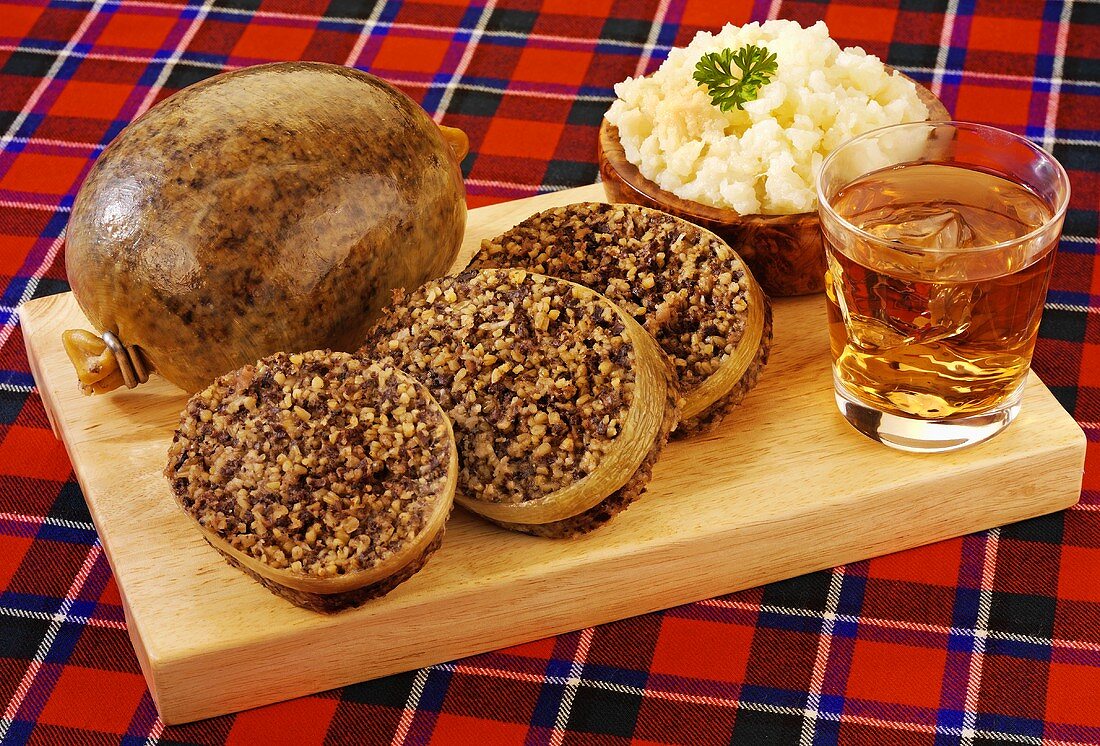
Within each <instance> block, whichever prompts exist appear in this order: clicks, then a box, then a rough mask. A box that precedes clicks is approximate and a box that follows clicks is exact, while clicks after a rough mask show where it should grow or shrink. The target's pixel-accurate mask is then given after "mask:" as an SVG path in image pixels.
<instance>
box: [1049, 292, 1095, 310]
mask: <svg viewBox="0 0 1100 746" xmlns="http://www.w3.org/2000/svg"><path fill="white" fill-rule="evenodd" d="M1047 303H1066V304H1069V305H1072V306H1088V305H1091V303H1092V296H1091V295H1089V294H1088V293H1072V292H1069V291H1068V290H1050V291H1048V292H1047Z"/></svg>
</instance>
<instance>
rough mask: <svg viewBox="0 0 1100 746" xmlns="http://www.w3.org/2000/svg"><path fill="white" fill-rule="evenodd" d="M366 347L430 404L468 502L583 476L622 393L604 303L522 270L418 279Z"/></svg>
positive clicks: (619, 358) (506, 497)
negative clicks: (447, 436)
mask: <svg viewBox="0 0 1100 746" xmlns="http://www.w3.org/2000/svg"><path fill="white" fill-rule="evenodd" d="M366 349H368V350H372V357H374V359H376V360H378V362H379V363H382V364H386V365H392V366H393V367H395V368H398V369H400V370H403V371H405V372H407V373H408V374H409V375H411V376H412V377H414V378H416V379H417V380H419V381H420V382H421V383H423V384H425V386H427V388H428V389H429V391H431V393H432V394H433V395H434V396H435V398H436V399H437V400H438V401H439V403H440V405H441V406H442V407H443V410H444V411H445V412H446V413H447V415H448V416H449V417H450V419H451V422H452V425H453V427H454V434H455V440H456V442H457V446H458V452H459V477H458V489H459V491H460V492H462V493H464V494H466V495H468V496H470V497H471V498H475V499H478V500H484V501H490V502H501V503H519V502H524V501H527V500H533V499H538V498H541V497H544V496H546V495H548V494H550V493H553V492H556V491H558V490H560V489H561V488H563V487H564V486H567V485H569V484H571V483H573V482H575V481H577V480H579V479H582V478H583V477H585V476H586V475H588V474H590V473H591V472H592V471H593V470H594V469H595V468H596V466H597V465H598V464H599V463H600V460H601V458H602V457H603V456H604V455H605V454H606V453H607V452H608V451H609V450H610V449H611V448H612V446H613V444H614V442H615V440H616V438H617V437H618V436H619V435H620V432H621V427H622V423H623V421H624V419H625V417H626V414H627V412H628V410H629V408H630V405H631V401H632V399H633V395H634V387H635V376H634V361H635V355H636V353H635V350H634V346H633V343H632V342H631V341H630V339H629V337H628V336H627V332H626V328H625V326H624V324H623V320H622V318H621V316H620V315H619V314H618V313H617V312H616V311H615V309H614V307H612V306H611V304H609V303H607V302H606V301H603V300H602V299H600V298H599V297H598V296H596V295H595V294H594V293H592V292H590V291H589V290H587V289H586V288H580V287H577V286H575V285H572V284H571V283H568V282H564V281H562V280H560V279H556V278H550V277H543V276H540V275H535V274H529V273H527V272H524V271H522V270H490V271H484V272H476V271H466V272H463V273H462V274H460V275H457V276H454V277H448V278H443V279H440V280H436V281H430V282H428V283H427V284H425V285H424V286H422V287H421V288H420V289H418V290H417V291H415V292H414V293H412V294H411V295H410V296H408V297H406V298H404V299H401V301H400V302H399V303H398V304H397V305H396V306H395V308H393V309H391V311H390V312H388V313H387V314H385V315H384V316H383V320H382V321H380V322H379V324H378V325H377V326H376V327H375V328H374V329H373V330H372V332H371V334H370V336H369V341H368V344H367V348H366Z"/></svg>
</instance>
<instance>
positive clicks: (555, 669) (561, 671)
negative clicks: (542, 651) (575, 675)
mask: <svg viewBox="0 0 1100 746" xmlns="http://www.w3.org/2000/svg"><path fill="white" fill-rule="evenodd" d="M572 666H573V662H572V661H564V660H561V659H560V658H551V659H550V660H548V661H546V675H547V676H549V677H551V678H561V679H567V678H569V672H570V670H571V669H572Z"/></svg>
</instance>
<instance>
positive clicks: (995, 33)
mask: <svg viewBox="0 0 1100 746" xmlns="http://www.w3.org/2000/svg"><path fill="white" fill-rule="evenodd" d="M769 16H770V17H777V16H778V17H782V18H792V19H796V20H799V21H802V22H803V23H809V22H813V21H815V20H817V19H824V20H825V21H826V22H827V23H828V24H829V27H830V29H831V30H832V34H833V36H834V37H835V38H837V39H838V40H839V41H840V42H841V43H842V44H860V45H862V46H863V47H864V48H866V49H868V50H869V51H870V52H872V53H875V54H878V55H879V56H881V57H882V58H883V59H885V60H886V61H888V62H889V63H890V64H891V65H893V66H895V67H897V68H899V69H901V70H903V71H904V72H906V73H908V74H909V75H911V76H912V77H914V78H917V79H918V80H921V81H923V82H925V83H927V84H928V85H930V86H931V87H932V88H933V89H934V90H935V91H936V92H938V93H939V94H940V96H941V98H942V99H943V101H944V103H945V104H946V105H947V107H948V109H950V110H952V111H953V112H954V113H955V115H956V116H957V117H958V118H960V119H969V120H975V121H979V122H987V123H991V124H994V125H999V126H1001V127H1005V128H1007V129H1010V130H1013V131H1016V132H1021V133H1025V134H1026V135H1028V136H1029V137H1032V138H1034V139H1035V140H1036V141H1037V142H1039V143H1041V144H1042V145H1043V146H1044V147H1046V148H1048V149H1051V150H1053V152H1054V153H1055V155H1057V157H1058V158H1059V159H1060V160H1061V162H1062V163H1063V164H1065V166H1066V168H1067V169H1068V170H1069V173H1070V179H1071V181H1072V183H1073V190H1074V195H1073V202H1072V205H1071V209H1070V211H1069V214H1068V216H1067V218H1066V223H1065V236H1064V237H1063V240H1062V243H1061V247H1060V251H1059V255H1058V260H1057V265H1056V268H1055V271H1054V279H1053V284H1052V287H1051V291H1050V295H1049V298H1048V302H1047V306H1046V313H1045V316H1044V319H1043V324H1042V328H1041V336H1042V339H1041V341H1040V343H1039V346H1038V350H1037V353H1036V357H1035V368H1036V369H1037V371H1038V372H1039V374H1040V375H1041V376H1042V377H1043V379H1044V380H1045V381H1046V382H1047V384H1048V385H1049V386H1050V387H1051V388H1052V389H1053V391H1054V392H1055V394H1056V395H1057V396H1058V398H1059V399H1060V401H1061V402H1062V404H1063V405H1064V406H1065V407H1066V409H1068V410H1069V411H1070V412H1072V413H1073V414H1074V415H1075V417H1076V418H1077V420H1078V421H1079V422H1080V423H1081V425H1082V427H1083V428H1084V429H1085V431H1086V432H1087V434H1088V436H1089V457H1088V462H1087V470H1086V475H1085V485H1084V490H1085V491H1084V493H1083V495H1082V500H1081V504H1080V505H1078V506H1076V507H1075V508H1073V509H1071V510H1069V511H1067V512H1065V513H1061V514H1056V515H1051V516H1047V517H1044V518H1038V519H1035V520H1031V521H1027V522H1024V523H1021V524H1017V525H1013V526H1007V527H1004V528H1001V529H997V530H993V531H989V532H986V533H983V534H978V535H974V536H968V537H965V538H961V539H956V540H953V541H946V542H943V543H940V544H935V545H933V546H929V547H925V548H922V549H917V550H913V551H909V552H905V553H902V554H898V555H893V556H888V557H883V558H880V559H875V560H871V561H868V562H860V563H857V564H852V565H848V566H846V567H841V568H837V569H835V570H832V571H827V572H820V573H815V574H813V575H808V576H805V577H801V578H797V579H794V580H790V581H788V582H784V583H777V584H774V585H770V586H767V587H765V588H760V589H756V590H751V591H746V592H743V593H738V594H735V595H731V596H727V597H724V598H719V599H714V600H710V601H703V602H700V603H696V604H691V605H688V606H683V607H680V608H676V609H672V610H669V611H667V612H664V613H659V614H650V615H647V616H643V617H639V618H635V619H630V620H627V621H623V622H619V623H616V624H609V625H605V626H601V627H596V628H593V629H586V630H583V631H580V632H576V633H573V634H567V635H562V636H561V637H558V638H554V639H547V640H542V641H540V642H533V643H530V644H527V645H521V646H519V647H514V648H510V649H507V650H502V651H498V652H494V653H490V654H486V655H481V656H477V657H475V658H470V659H466V660H462V661H457V662H454V663H448V664H444V665H439V666H433V667H431V668H427V669H423V670H420V671H414V672H411V673H408V674H404V675H399V676H394V677H390V678H388V679H384V680H380V681H374V682H369V683H364V684H360V685H356V686H350V687H346V688H344V689H342V690H338V691H332V692H328V693H325V694H319V695H316V696H312V697H306V698H303V699H299V700H296V701H292V702H287V703H284V704H279V705H275V706H272V707H266V708H262V709H259V710H254V711H251V712H247V713H244V714H240V715H237V716H230V717H223V718H217V719H214V720H209V721H205V722H201V723H197V724H192V725H187V726H182V727H168V728H166V727H164V725H163V724H162V723H161V722H160V721H159V720H158V718H157V714H156V711H155V709H154V707H153V703H152V700H151V699H150V696H149V693H148V691H147V690H146V686H145V682H144V680H143V678H142V676H141V674H140V672H139V670H138V666H137V662H136V660H135V658H134V654H133V651H132V650H131V648H130V643H129V640H128V638H127V635H126V629H125V623H124V621H123V613H122V608H121V606H120V599H119V595H118V591H117V588H116V586H115V583H114V581H113V580H112V577H111V572H110V569H109V567H108V565H107V561H106V559H105V557H104V555H103V552H102V549H101V548H100V546H99V544H98V543H97V539H96V534H95V531H94V529H93V526H92V524H91V521H90V519H89V516H88V513H87V510H86V508H85V506H84V502H83V499H82V497H81V494H80V489H79V487H78V486H77V485H76V483H75V482H74V481H73V475H72V470H71V467H70V465H69V462H68V459H67V457H66V455H65V452H64V450H63V448H62V447H61V445H60V444H59V443H58V442H57V441H56V440H54V437H53V435H52V434H51V432H50V428H49V425H48V423H47V421H46V417H45V414H44V411H43V408H42V403H41V401H40V399H39V397H38V395H37V394H36V393H35V390H34V383H33V381H32V379H31V376H30V374H29V372H28V366H27V360H26V353H25V351H24V347H23V344H22V340H21V336H20V331H19V321H18V311H17V309H18V306H19V304H20V303H21V302H23V301H25V300H27V299H29V298H32V297H38V296H43V295H48V294H51V293H56V292H59V291H62V290H64V289H66V283H65V274H64V262H63V257H62V252H63V251H64V243H63V237H64V228H65V222H66V218H67V216H68V212H69V209H70V206H71V205H72V201H73V197H74V195H75V192H76V189H77V186H78V185H79V184H80V181H81V179H82V178H83V176H84V174H85V173H86V172H87V169H88V166H89V165H90V163H91V162H92V160H93V159H94V158H95V157H96V155H97V154H98V153H99V152H100V151H101V150H102V149H103V147H104V145H105V144H106V143H108V142H109V141H110V140H111V138H113V137H114V136H115V135H117V134H118V132H119V130H121V129H122V127H123V126H124V125H125V124H126V123H127V122H128V121H130V120H131V119H132V118H134V117H135V116H136V115H137V114H139V113H140V112H142V111H144V110H145V109H146V108H148V107H149V106H150V105H151V104H153V103H154V102H156V101H157V100H159V99H161V98H163V97H164V96H166V95H168V94H169V93H171V92H173V91H176V90H178V89H180V88H182V87H184V86H186V85H188V84H189V83H194V82H195V81H198V80H201V79H203V78H205V77H207V76H209V75H212V74H214V73H216V72H218V71H219V70H225V69H229V68H233V67H239V66H243V65H249V64H254V63H259V62H265V61H270V60H286V59H310V60H324V61H329V62H337V63H345V64H349V65H355V66H357V67H360V68H363V69H366V70H370V71H372V72H374V73H376V74H378V75H381V76H384V77H386V78H388V79H389V80H391V81H393V82H394V83H395V84H397V85H398V86H399V87H401V88H402V89H403V90H404V91H406V92H407V93H409V95H411V96H412V97H413V98H415V99H416V100H417V101H419V102H421V103H422V104H423V106H424V107H425V108H426V109H427V110H428V112H429V113H431V114H433V115H434V116H435V117H436V118H437V119H440V120H441V121H443V122H445V123H447V124H451V125H455V126H458V127H461V128H462V129H464V130H465V131H466V132H467V133H468V134H469V135H470V139H471V146H472V147H471V152H470V155H469V157H468V158H467V159H466V161H465V163H464V171H465V175H466V177H467V180H466V184H467V188H468V191H469V201H470V204H471V206H476V205H480V204H486V203H489V202H494V201H499V200H505V199H513V198H516V197H521V196H526V195H530V194H534V193H536V192H543V191H548V190H553V189H558V188H561V187H566V186H576V185H580V184H587V183H590V182H592V181H593V180H594V179H595V178H596V174H597V169H596V165H595V141H596V129H597V126H598V123H599V121H600V118H601V116H602V114H603V112H604V110H605V109H606V108H607V106H608V105H609V103H610V101H611V97H612V95H613V92H612V86H613V84H614V83H615V82H617V81H619V80H622V79H623V78H625V77H627V76H629V75H635V74H637V73H639V72H644V71H647V70H650V69H653V68H654V67H655V66H656V65H657V64H658V63H659V62H660V60H661V59H662V58H663V57H664V56H665V55H666V54H667V53H668V51H669V49H670V47H672V46H675V45H682V44H685V43H686V42H687V41H688V40H689V39H690V38H691V37H692V36H693V35H694V34H695V32H696V31H698V30H700V29H711V30H713V29H716V28H717V27H719V26H720V25H721V24H723V23H725V22H727V21H733V22H736V23H742V22H745V21H748V20H750V19H763V18H766V17H769ZM1098 24H1100V4H1098V3H1097V2H1095V0H1093V1H1091V2H1081V1H1080V0H1079V1H1078V2H1049V3H1045V4H1044V3H1041V2H1036V1H1035V0H1017V1H1015V2H1008V1H1005V2H997V1H995V2H975V0H942V1H937V0H897V1H895V2H882V3H876V4H857V3H840V2H834V3H824V2H789V1H788V2H780V1H779V0H773V1H772V2H762V1H760V2H748V1H746V2H708V1H706V0H696V1H691V2H687V1H685V0H659V2H658V1H657V0H644V1H639V2H628V1H627V0H577V1H575V2H571V1H568V0H546V2H542V3H539V2H536V0H507V1H505V0H502V1H501V2H493V1H492V0H489V1H488V2H484V1H479V2H474V3H471V4H468V3H467V2H465V0H453V1H451V2H447V1H442V0H441V1H440V2H414V1H412V0H407V1H405V2H397V1H391V2H376V3H373V4H372V3H370V2H366V1H365V0H216V1H215V2H198V1H197V0H196V1H190V2H189V1H187V0H94V1H92V0H52V1H50V2H45V1H44V0H0V138H2V139H0V144H2V146H3V147H2V153H0V287H2V289H3V299H2V300H0V322H2V328H0V591H2V595H0V713H2V715H0V741H4V740H7V741H10V742H13V743H20V742H24V741H30V742H37V743H45V742H68V743H101V742H102V743H108V742H112V743H113V742H118V741H119V740H121V741H122V742H125V743H139V742H147V741H148V742H157V741H160V742H165V743H175V742H197V743H221V742H231V743H247V742H256V743H295V744H309V743H321V742H322V741H324V742H328V743H390V742H393V743H424V742H429V741H430V742H432V743H458V744H466V743H469V744H479V743H484V744H498V743H499V744H508V743H516V744H519V743H524V744H544V743H547V744H574V743H575V744H583V743H608V744H615V743H628V742H630V741H631V739H633V740H634V741H636V742H639V743H642V742H645V743H656V742H662V743H690V744H696V743H700V744H701V743H727V742H730V741H731V740H732V741H733V742H734V743H739V744H763V743H768V744H802V745H805V746H808V745H810V744H832V743H837V742H840V743H847V744H936V745H937V746H938V745H940V744H956V743H958V744H973V745H974V746H980V745H983V744H1040V743H1043V744H1096V743H1100V443H1098V441H1100V263H1098V262H1096V261H1095V255H1096V253H1097V208H1098V203H1100V179H1098V178H1097V171H1100V133H1098V130H1100V124H1098V118H1100V111H1098V109H1097V106H1096V104H1097V101H1098V98H1097V95H1098V94H1100V59H1098V58H1100V25H1098Z"/></svg>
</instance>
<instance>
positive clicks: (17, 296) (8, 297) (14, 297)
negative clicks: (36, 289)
mask: <svg viewBox="0 0 1100 746" xmlns="http://www.w3.org/2000/svg"><path fill="white" fill-rule="evenodd" d="M30 281H31V278H30V277H13V278H11V281H10V282H9V283H8V287H7V288H6V289H5V290H4V295H3V296H0V305H4V306H9V307H14V306H16V305H18V303H19V301H20V300H21V299H22V297H23V291H25V290H26V289H27V284H28V283H29V282H30ZM4 317H5V318H4V323H5V324H7V323H9V322H10V321H11V314H10V313H8V314H4Z"/></svg>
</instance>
